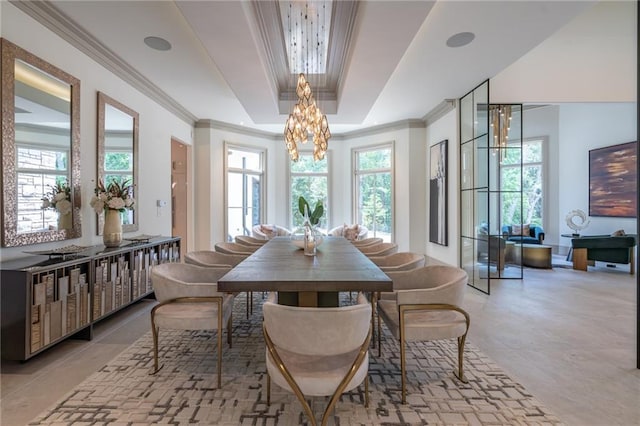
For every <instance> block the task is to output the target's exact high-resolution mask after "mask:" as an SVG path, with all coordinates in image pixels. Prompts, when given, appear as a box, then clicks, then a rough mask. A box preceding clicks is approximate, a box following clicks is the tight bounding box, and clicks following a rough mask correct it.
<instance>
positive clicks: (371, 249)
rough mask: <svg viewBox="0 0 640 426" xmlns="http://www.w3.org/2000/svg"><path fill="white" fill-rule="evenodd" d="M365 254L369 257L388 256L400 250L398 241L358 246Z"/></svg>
mask: <svg viewBox="0 0 640 426" xmlns="http://www.w3.org/2000/svg"><path fill="white" fill-rule="evenodd" d="M358 250H360V251H361V252H362V253H363V254H365V255H366V256H368V257H380V256H388V255H390V254H393V253H396V252H397V251H398V245H397V244H396V243H380V244H374V245H371V246H364V247H358Z"/></svg>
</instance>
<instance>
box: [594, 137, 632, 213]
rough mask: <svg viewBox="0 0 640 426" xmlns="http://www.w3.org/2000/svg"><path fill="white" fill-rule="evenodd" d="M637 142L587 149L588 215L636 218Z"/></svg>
mask: <svg viewBox="0 0 640 426" xmlns="http://www.w3.org/2000/svg"><path fill="white" fill-rule="evenodd" d="M636 145H637V142H627V143H623V144H619V145H612V146H607V147H604V148H598V149H592V150H590V151H589V216H610V217H636V215H637V200H638V192H637V181H636V179H637V170H636V157H637V155H636V150H637V147H636Z"/></svg>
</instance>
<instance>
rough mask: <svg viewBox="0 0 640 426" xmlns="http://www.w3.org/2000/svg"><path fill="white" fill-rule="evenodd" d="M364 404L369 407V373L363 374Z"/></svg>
mask: <svg viewBox="0 0 640 426" xmlns="http://www.w3.org/2000/svg"><path fill="white" fill-rule="evenodd" d="M364 406H365V408H369V374H368V373H367V375H366V376H364Z"/></svg>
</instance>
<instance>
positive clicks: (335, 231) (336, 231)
mask: <svg viewBox="0 0 640 426" xmlns="http://www.w3.org/2000/svg"><path fill="white" fill-rule="evenodd" d="M368 233H369V229H367V227H366V226H363V225H360V224H357V223H356V224H354V225H347V224H344V225H342V226H336V227H335V228H331V229H329V231H328V232H327V235H328V236H330V237H345V238H346V239H347V240H349V241H357V240H364V239H365V238H367V234H368Z"/></svg>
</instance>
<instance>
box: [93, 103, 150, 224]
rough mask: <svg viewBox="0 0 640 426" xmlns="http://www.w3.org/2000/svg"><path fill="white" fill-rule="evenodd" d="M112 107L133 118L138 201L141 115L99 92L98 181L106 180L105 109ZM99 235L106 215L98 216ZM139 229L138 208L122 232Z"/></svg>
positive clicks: (135, 195)
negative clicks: (130, 222) (131, 220)
mask: <svg viewBox="0 0 640 426" xmlns="http://www.w3.org/2000/svg"><path fill="white" fill-rule="evenodd" d="M107 105H110V106H112V107H113V108H116V109H118V110H120V111H122V112H124V113H125V114H127V115H129V116H131V117H132V118H133V198H134V199H136V202H137V200H138V126H139V119H140V115H139V114H138V113H137V112H135V111H134V110H132V109H131V108H129V107H127V106H125V105H123V104H122V103H120V102H118V101H116V100H115V99H113V98H111V97H110V96H107V95H105V94H104V93H102V92H98V156H97V157H98V168H97V170H98V176H97V177H98V181H100V180H104V175H105V170H104V158H105V150H106V147H105V131H106V129H105V109H106V106H107ZM97 217H98V229H97V234H98V235H102V228H104V214H99V215H97ZM138 228H139V219H138V206H135V208H134V209H133V223H132V224H127V225H122V232H134V231H137V230H138Z"/></svg>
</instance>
